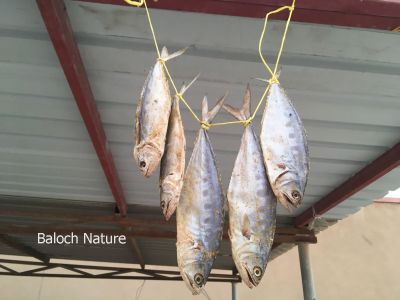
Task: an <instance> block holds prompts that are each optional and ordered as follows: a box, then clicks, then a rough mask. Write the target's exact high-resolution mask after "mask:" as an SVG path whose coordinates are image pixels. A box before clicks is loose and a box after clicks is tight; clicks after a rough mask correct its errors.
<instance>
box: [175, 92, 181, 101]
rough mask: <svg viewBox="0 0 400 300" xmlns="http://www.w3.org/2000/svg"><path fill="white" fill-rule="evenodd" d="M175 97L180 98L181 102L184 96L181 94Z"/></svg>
mask: <svg viewBox="0 0 400 300" xmlns="http://www.w3.org/2000/svg"><path fill="white" fill-rule="evenodd" d="M175 96H176V97H177V98H178V100H181V99H182V98H183V95H182V94H181V93H176V94H175Z"/></svg>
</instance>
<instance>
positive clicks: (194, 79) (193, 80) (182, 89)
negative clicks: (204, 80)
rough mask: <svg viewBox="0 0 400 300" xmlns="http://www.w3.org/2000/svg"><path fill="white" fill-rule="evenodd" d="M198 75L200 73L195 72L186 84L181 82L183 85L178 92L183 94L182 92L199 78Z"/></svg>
mask: <svg viewBox="0 0 400 300" xmlns="http://www.w3.org/2000/svg"><path fill="white" fill-rule="evenodd" d="M199 76H200V73H199V74H197V75H196V77H195V78H193V79H192V81H191V82H189V84H188V85H185V83H183V85H182V87H181V90H180V91H179V93H180V94H181V95H183V94H184V93H185V92H186V91H187V90H188V89H189V88H190V86H191V85H192V84H193V83H194V82H195V81H196V80H197V79H198V78H199Z"/></svg>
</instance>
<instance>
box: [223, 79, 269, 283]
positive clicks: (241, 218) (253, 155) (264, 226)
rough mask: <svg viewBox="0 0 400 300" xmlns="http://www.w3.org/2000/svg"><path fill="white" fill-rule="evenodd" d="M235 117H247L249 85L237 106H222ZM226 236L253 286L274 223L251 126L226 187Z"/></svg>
mask: <svg viewBox="0 0 400 300" xmlns="http://www.w3.org/2000/svg"><path fill="white" fill-rule="evenodd" d="M223 107H224V109H225V110H226V111H228V112H229V113H230V114H232V115H233V116H234V117H235V118H237V119H238V120H241V121H244V120H246V119H248V118H249V117H250V87H249V85H247V88H246V92H245V96H244V99H243V106H242V108H241V109H236V108H233V107H231V106H229V105H224V106H223ZM227 198H228V204H229V238H230V240H231V246H232V256H233V260H234V262H235V265H236V268H237V270H238V271H239V274H240V277H241V278H242V280H243V282H244V283H245V284H246V285H247V286H248V287H249V288H253V287H255V286H257V285H258V284H259V283H260V281H261V278H262V277H263V275H264V272H265V268H266V266H267V262H268V257H269V253H270V250H271V247H272V243H273V239H274V233H275V223H276V202H277V201H276V198H275V195H274V193H273V192H272V189H271V187H270V184H269V182H268V177H267V173H266V169H265V166H264V161H263V155H262V150H261V146H260V144H259V141H258V138H257V136H256V134H255V132H254V128H253V125H252V124H251V123H250V124H248V125H247V126H246V128H245V130H244V133H243V135H242V140H241V144H240V150H239V153H238V155H237V157H236V161H235V165H234V168H233V172H232V177H231V180H230V183H229V187H228V195H227Z"/></svg>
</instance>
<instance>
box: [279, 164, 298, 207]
mask: <svg viewBox="0 0 400 300" xmlns="http://www.w3.org/2000/svg"><path fill="white" fill-rule="evenodd" d="M276 189H277V191H278V192H277V195H276V196H277V199H278V200H279V201H280V202H281V204H282V205H283V206H284V207H286V208H287V209H288V210H291V208H290V206H293V207H295V208H297V207H299V205H300V203H301V202H302V200H303V189H302V187H301V183H300V181H299V180H298V176H297V175H296V174H294V173H292V172H287V173H285V174H284V175H283V176H281V177H279V178H278V180H277V181H276Z"/></svg>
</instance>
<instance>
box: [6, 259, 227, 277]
mask: <svg viewBox="0 0 400 300" xmlns="http://www.w3.org/2000/svg"><path fill="white" fill-rule="evenodd" d="M1 263H9V264H18V265H29V266H46V267H51V268H57V267H60V268H74V269H87V270H100V271H103V270H104V271H110V272H113V273H117V272H118V273H119V272H127V273H129V272H135V273H142V274H148V275H152V274H163V275H180V272H179V271H173V270H153V269H147V270H142V269H139V268H129V267H110V266H93V265H83V264H67V263H49V264H43V263H42V262H38V261H24V260H16V259H3V258H0V264H1ZM145 272H146V273H145ZM102 275H105V274H102ZM107 275H111V276H112V275H113V274H107ZM209 276H210V277H211V278H235V276H233V275H231V274H215V273H214V274H213V273H211V274H210V275H209Z"/></svg>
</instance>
